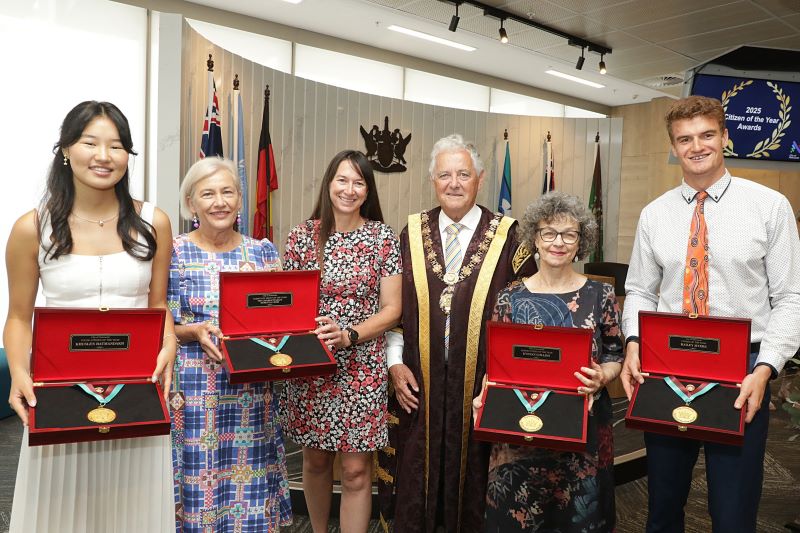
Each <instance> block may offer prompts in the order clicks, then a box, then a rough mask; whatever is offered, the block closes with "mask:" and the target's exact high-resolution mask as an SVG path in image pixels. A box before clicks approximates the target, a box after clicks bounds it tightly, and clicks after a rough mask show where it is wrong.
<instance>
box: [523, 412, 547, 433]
mask: <svg viewBox="0 0 800 533" xmlns="http://www.w3.org/2000/svg"><path fill="white" fill-rule="evenodd" d="M519 427H521V428H522V430H523V431H527V432H528V433H536V432H537V431H539V430H540V429H542V427H544V422H542V419H541V418H539V417H538V416H536V415H525V416H523V417H522V418H520V419H519Z"/></svg>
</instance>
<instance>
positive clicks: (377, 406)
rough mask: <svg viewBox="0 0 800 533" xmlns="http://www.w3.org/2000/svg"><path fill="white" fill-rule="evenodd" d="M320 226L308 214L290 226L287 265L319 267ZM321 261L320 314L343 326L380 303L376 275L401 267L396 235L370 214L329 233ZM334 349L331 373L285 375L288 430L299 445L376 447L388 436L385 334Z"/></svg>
mask: <svg viewBox="0 0 800 533" xmlns="http://www.w3.org/2000/svg"><path fill="white" fill-rule="evenodd" d="M318 228H319V221H318V220H315V221H311V220H309V221H307V222H306V223H305V224H300V225H299V226H296V227H295V228H294V229H292V231H291V232H290V233H289V237H288V238H287V241H286V249H285V251H284V263H283V265H284V268H285V269H286V270H312V269H318V268H319V262H318V261H317V247H316V240H317V237H316V235H317V233H318ZM324 263H325V264H324V266H325V268H324V271H323V275H322V280H321V281H320V303H319V314H320V316H323V315H324V316H329V317H331V318H332V319H333V320H334V321H335V322H336V323H337V324H339V326H340V327H341V328H342V329H344V328H346V327H348V326H354V325H357V324H359V323H361V322H363V321H364V320H366V319H367V318H369V317H370V316H372V315H374V314H375V313H377V312H378V310H379V309H380V282H381V278H384V277H387V276H394V275H397V274H400V273H401V266H400V243H399V241H398V240H397V236H396V235H395V234H394V232H393V231H392V228H390V227H389V226H387V225H386V224H383V223H382V222H376V221H372V220H370V221H367V222H365V223H364V224H363V225H362V226H361V227H360V228H358V229H356V230H354V231H349V232H336V233H333V234H331V236H330V238H329V239H328V241H327V243H326V244H325V253H324ZM333 355H334V357H335V358H336V373H335V374H334V375H333V376H322V377H318V378H304V379H293V380H288V381H287V382H286V386H285V387H284V389H283V393H282V396H281V414H282V416H283V427H284V430H285V431H286V434H287V435H288V436H289V437H290V438H291V439H292V440H293V441H294V442H296V443H297V444H300V445H301V446H305V447H309V448H317V449H321V450H328V451H343V452H366V451H373V450H377V449H380V448H382V447H383V446H385V445H386V443H387V441H388V431H387V427H386V422H387V409H386V402H387V377H388V376H387V374H388V371H387V369H386V338H385V336H384V335H379V336H378V337H377V338H375V339H372V340H369V341H366V342H360V343H358V344H356V345H355V346H350V347H348V348H342V349H340V350H337V351H336V352H335V353H334V354H333Z"/></svg>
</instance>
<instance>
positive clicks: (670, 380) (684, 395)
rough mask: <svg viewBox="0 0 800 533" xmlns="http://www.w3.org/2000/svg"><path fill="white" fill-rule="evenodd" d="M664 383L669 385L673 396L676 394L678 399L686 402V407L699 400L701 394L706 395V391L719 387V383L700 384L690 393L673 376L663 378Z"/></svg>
mask: <svg viewBox="0 0 800 533" xmlns="http://www.w3.org/2000/svg"><path fill="white" fill-rule="evenodd" d="M664 383H666V384H667V385H669V388H670V389H672V390H673V391H675V394H677V395H678V397H679V398H680V399H682V400H683V401H684V402H686V405H689V404H690V403H692V400H694V399H696V398H699V397H700V396H702V395H703V394H705V393H707V392H708V391H710V390H711V389H713V388H714V387H716V386H717V385H719V383H714V382H706V383H701V384H700V385H698V386H697V388H695V389H694V390H693V391H690V390H688V389H687V388H686V386H685V385H684V384H683V383H681V382H680V381H678V379H677V378H675V377H673V376H667V377H665V378H664Z"/></svg>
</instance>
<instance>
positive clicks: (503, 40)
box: [498, 19, 508, 44]
mask: <svg viewBox="0 0 800 533" xmlns="http://www.w3.org/2000/svg"><path fill="white" fill-rule="evenodd" d="M503 22H505V19H500V31H499V32H498V33H499V34H500V42H501V43H503V44H508V32H506V29H505V28H504V27H503Z"/></svg>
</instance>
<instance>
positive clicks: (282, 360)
mask: <svg viewBox="0 0 800 533" xmlns="http://www.w3.org/2000/svg"><path fill="white" fill-rule="evenodd" d="M269 364H271V365H272V366H289V365H291V364H292V356H291V355H287V354H285V353H280V352H278V353H276V354H275V355H273V356H272V357H270V358H269Z"/></svg>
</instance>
